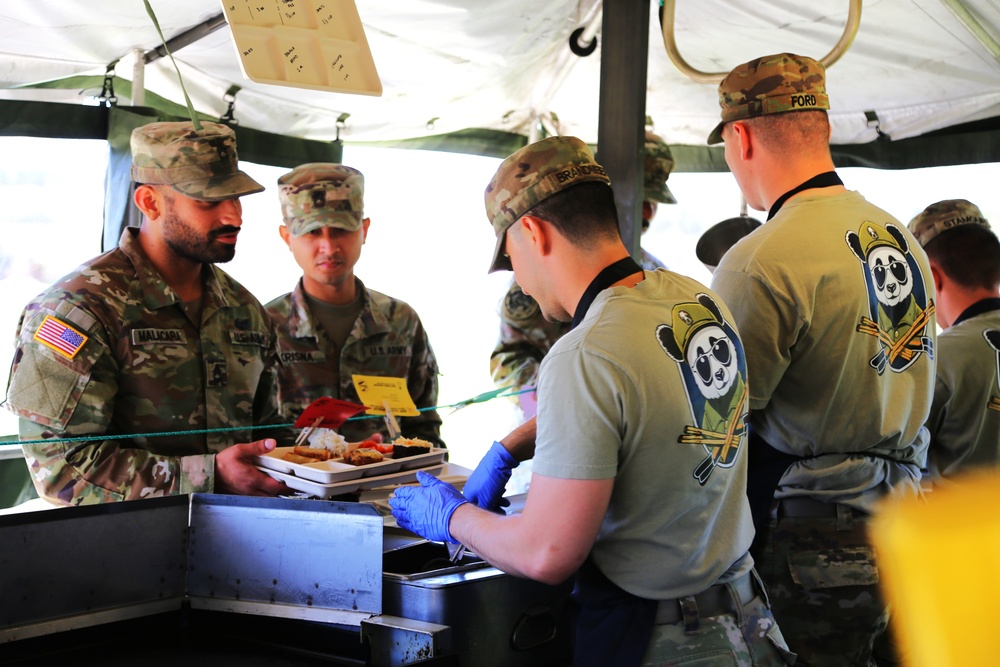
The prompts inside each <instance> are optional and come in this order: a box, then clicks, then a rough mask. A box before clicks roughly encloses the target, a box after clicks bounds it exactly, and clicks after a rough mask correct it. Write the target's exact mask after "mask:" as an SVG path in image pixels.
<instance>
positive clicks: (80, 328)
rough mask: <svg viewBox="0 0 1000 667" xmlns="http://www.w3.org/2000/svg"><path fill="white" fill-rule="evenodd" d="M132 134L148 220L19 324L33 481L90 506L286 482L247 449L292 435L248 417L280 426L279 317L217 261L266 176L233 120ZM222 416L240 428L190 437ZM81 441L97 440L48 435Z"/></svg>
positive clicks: (10, 391) (21, 407)
mask: <svg viewBox="0 0 1000 667" xmlns="http://www.w3.org/2000/svg"><path fill="white" fill-rule="evenodd" d="M131 142H132V160H133V165H132V179H133V180H134V181H135V182H136V184H137V186H136V189H135V203H136V205H137V206H138V208H139V209H140V210H141V211H142V213H143V221H142V225H141V227H140V228H139V229H135V228H129V229H126V230H125V231H124V232H123V233H122V237H121V241H120V242H119V245H118V248H116V249H114V250H112V251H110V252H107V253H105V254H103V255H101V256H99V257H96V258H95V259H92V260H90V261H88V262H85V263H84V264H83V265H82V266H81V267H79V268H78V269H77V270H76V271H74V272H73V273H72V274H69V275H67V276H66V277H64V278H62V279H61V280H59V281H58V282H57V283H56V284H54V285H53V286H52V287H50V288H49V289H48V290H46V291H45V292H44V293H42V294H41V295H39V296H38V297H36V298H35V299H34V300H33V301H32V302H31V303H29V304H28V306H27V307H26V308H25V310H24V313H23V314H22V315H21V319H20V322H19V324H18V329H17V351H16V353H15V355H14V363H13V366H12V368H11V373H10V380H9V384H8V388H7V402H6V406H7V407H8V408H9V409H10V410H12V411H13V412H15V413H16V414H17V415H18V416H20V417H21V420H20V437H21V440H22V441H36V442H24V444H23V449H24V456H25V459H26V461H27V463H28V467H29V469H30V471H31V476H32V479H33V480H34V483H35V486H36V488H37V489H38V493H39V495H40V496H42V497H43V498H46V499H47V500H49V501H50V502H52V503H56V504H62V505H80V504H89V503H99V502H110V501H118V500H132V499H136V498H148V497H153V496H163V495H172V494H184V493H193V492H212V491H214V492H217V493H240V494H253V495H276V494H278V493H283V492H288V489H287V488H286V487H285V485H284V484H281V483H279V482H277V481H275V480H273V479H271V478H270V477H268V476H267V475H264V474H263V473H261V472H260V471H258V470H257V469H256V468H255V467H254V466H253V457H254V456H255V455H257V454H263V453H264V452H266V451H270V450H272V449H273V448H274V447H275V446H276V444H278V443H277V442H276V439H278V440H287V439H289V438H290V437H291V435H292V434H291V431H290V430H288V429H272V430H263V429H262V430H261V431H253V430H251V429H250V428H249V427H251V426H254V425H263V424H272V423H275V424H280V423H281V420H280V415H279V414H278V410H277V402H276V400H275V382H276V377H277V373H276V368H275V367H276V363H277V355H276V344H275V335H274V332H273V328H272V324H271V319H270V317H268V315H267V313H266V312H265V311H264V308H263V306H261V304H260V303H259V302H258V301H257V300H256V299H255V298H254V297H253V295H252V294H250V292H248V291H247V290H246V289H245V288H243V287H242V286H241V285H239V284H238V283H237V282H236V281H234V280H233V279H232V278H230V277H229V276H228V275H227V274H226V273H225V272H223V271H222V270H221V269H219V268H217V267H216V266H214V263H215V262H225V261H228V260H230V259H232V257H233V255H234V253H235V247H236V246H235V244H236V235H237V234H238V232H239V230H240V225H241V224H242V217H241V207H240V202H239V198H240V196H242V195H245V194H250V193H254V192H260V191H261V190H263V187H262V186H260V185H259V184H258V183H256V182H255V181H253V179H251V178H250V177H249V176H247V175H246V174H244V173H243V172H241V171H240V170H239V169H238V165H237V156H236V143H235V136H234V135H233V131H232V130H231V129H229V128H228V127H226V126H224V125H219V124H216V123H204V124H203V128H202V129H201V130H197V131H196V130H195V129H194V127H193V126H192V125H191V123H152V124H149V125H145V126H143V127H139V128H137V129H136V130H134V131H133V133H132V139H131ZM217 428H218V429H231V430H225V431H222V432H218V433H207V434H206V433H190V434H188V433H185V431H192V430H202V429H205V430H208V429H217ZM163 432H172V433H171V434H170V435H166V436H155V435H148V434H156V433H163ZM111 435H114V436H119V435H133V437H126V438H120V439H118V438H111V439H102V436H111ZM77 437H86V438H88V439H87V440H83V441H77V442H52V443H48V442H44V439H49V438H77ZM255 437H261V438H264V439H263V440H256V441H254V438H255ZM236 443H242V444H236ZM284 444H290V443H287V442H286V443H284Z"/></svg>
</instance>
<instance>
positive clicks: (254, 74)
mask: <svg viewBox="0 0 1000 667" xmlns="http://www.w3.org/2000/svg"><path fill="white" fill-rule="evenodd" d="M222 8H223V10H224V11H225V13H226V20H227V21H229V26H230V28H232V31H233V43H234V44H235V45H236V51H237V52H238V53H239V57H240V66H241V67H242V69H243V75H244V76H246V77H247V78H248V79H250V80H251V81H256V82H258V83H271V84H276V85H279V86H292V87H296V88H311V89H314V90H329V91H334V92H338V93H355V94H358V95H381V94H382V81H381V80H380V79H379V76H378V71H377V70H376V69H375V61H374V60H373V59H372V54H371V50H370V49H369V48H368V40H367V38H366V37H365V31H364V28H363V27H362V25H361V17H360V16H359V15H358V8H357V6H356V5H355V4H354V0H222Z"/></svg>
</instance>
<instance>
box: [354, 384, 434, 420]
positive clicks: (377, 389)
mask: <svg viewBox="0 0 1000 667" xmlns="http://www.w3.org/2000/svg"><path fill="white" fill-rule="evenodd" d="M351 379H352V380H353V381H354V388H355V390H357V392H358V398H359V399H361V402H362V403H364V404H365V406H367V407H368V414H370V415H384V414H385V404H388V405H389V409H390V410H392V412H393V414H395V415H396V416H398V417H416V416H417V415H419V414H420V410H418V409H417V406H416V404H415V403H414V402H413V399H412V398H410V391H409V390H408V389H407V388H406V378H393V377H381V376H378V375H352V376H351Z"/></svg>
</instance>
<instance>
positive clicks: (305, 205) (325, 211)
mask: <svg viewBox="0 0 1000 667" xmlns="http://www.w3.org/2000/svg"><path fill="white" fill-rule="evenodd" d="M278 199H279V200H280V202H281V215H282V218H283V219H284V221H285V225H286V226H287V227H288V230H289V231H290V232H291V233H292V236H302V235H303V234H307V233H308V232H311V231H312V230H314V229H319V228H321V227H337V228H339V229H346V230H347V231H349V232H353V231H357V230H358V229H360V228H361V223H362V221H363V220H364V217H365V214H364V209H365V201H364V199H365V177H364V175H362V173H361V172H360V171H358V170H357V169H355V168H354V167H348V166H347V165H343V164H333V163H329V162H310V163H308V164H302V165H299V166H298V167H296V168H295V169H292V170H291V171H290V172H288V173H287V174H285V175H284V176H282V177H281V178H279V179H278Z"/></svg>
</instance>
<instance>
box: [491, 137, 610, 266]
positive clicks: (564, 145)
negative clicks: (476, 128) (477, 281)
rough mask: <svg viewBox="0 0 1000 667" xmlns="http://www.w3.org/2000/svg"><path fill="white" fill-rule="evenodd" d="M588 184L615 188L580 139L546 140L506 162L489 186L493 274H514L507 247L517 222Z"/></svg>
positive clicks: (528, 147) (523, 149)
mask: <svg viewBox="0 0 1000 667" xmlns="http://www.w3.org/2000/svg"><path fill="white" fill-rule="evenodd" d="M588 181H597V182H600V183H606V184H608V185H609V186H610V184H611V179H610V178H608V175H607V174H606V173H605V172H604V167H602V166H601V165H599V164H597V162H596V161H595V160H594V154H593V153H592V152H591V151H590V148H588V147H587V144H585V143H584V142H583V141H581V140H580V139H577V138H576V137H559V136H556V137H546V138H545V139H542V140H541V141H536V142H535V143H533V144H528V145H527V146H525V147H524V148H522V149H520V150H519V151H517V152H516V153H514V154H513V155H511V156H510V157H508V158H507V159H506V160H504V161H503V162H502V163H501V164H500V168H499V169H497V172H496V173H495V174H494V175H493V179H492V180H491V181H490V184H489V185H488V186H486V195H485V198H486V217H487V218H489V220H490V224H492V225H493V231H494V232H495V233H496V235H497V244H496V248H494V250H493V262H492V263H491V264H490V270H489V272H490V273H493V272H494V271H500V270H507V271H510V270H511V266H510V259H508V258H507V257H505V256H504V255H503V246H504V238H505V235H506V232H507V229H508V228H509V227H510V226H511V225H512V224H514V222H515V221H517V220H518V219H520V217H521V216H523V215H524V214H525V213H527V212H528V211H530V210H531V209H532V208H533V207H534V206H536V205H537V204H538V203H539V202H542V201H544V200H546V199H548V198H549V197H551V196H552V195H554V194H556V193H557V192H561V191H562V190H565V189H566V188H568V187H571V186H573V185H576V184H578V183H585V182H588Z"/></svg>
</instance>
